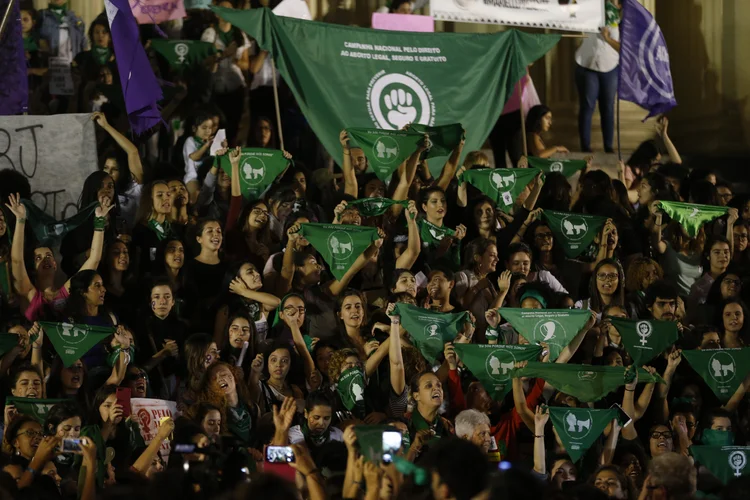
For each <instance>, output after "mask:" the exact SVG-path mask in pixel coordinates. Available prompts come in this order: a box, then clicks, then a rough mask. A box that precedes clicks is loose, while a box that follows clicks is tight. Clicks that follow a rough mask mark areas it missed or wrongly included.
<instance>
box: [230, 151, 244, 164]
mask: <svg viewBox="0 0 750 500" xmlns="http://www.w3.org/2000/svg"><path fill="white" fill-rule="evenodd" d="M240 156H242V148H241V147H239V146H237V147H236V148H234V149H233V150H231V151H230V152H229V161H230V163H231V164H232V166H235V165H237V166H239V164H240Z"/></svg>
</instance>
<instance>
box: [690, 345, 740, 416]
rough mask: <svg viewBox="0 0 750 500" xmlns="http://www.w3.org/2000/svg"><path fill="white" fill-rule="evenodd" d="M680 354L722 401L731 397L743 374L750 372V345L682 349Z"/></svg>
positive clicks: (724, 401)
mask: <svg viewBox="0 0 750 500" xmlns="http://www.w3.org/2000/svg"><path fill="white" fill-rule="evenodd" d="M682 355H683V357H684V358H685V359H686V360H687V362H688V363H690V366H692V367H693V370H695V372H696V373H697V374H698V375H700V376H701V377H702V378H703V380H704V381H705V382H706V384H708V386H709V387H710V388H711V390H712V391H714V394H716V397H717V398H719V400H720V401H721V402H722V403H726V402H727V401H729V400H730V399H731V397H732V396H733V395H734V393H735V391H736V390H737V388H738V387H739V386H740V384H741V383H742V381H743V380H744V379H745V376H747V374H748V373H750V347H745V348H743V349H714V350H706V351H697V350H696V351H688V350H684V351H682Z"/></svg>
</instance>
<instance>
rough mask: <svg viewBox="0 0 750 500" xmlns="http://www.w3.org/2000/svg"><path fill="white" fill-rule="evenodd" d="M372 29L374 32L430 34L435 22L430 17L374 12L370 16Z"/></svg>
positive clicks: (433, 29)
mask: <svg viewBox="0 0 750 500" xmlns="http://www.w3.org/2000/svg"><path fill="white" fill-rule="evenodd" d="M372 27H373V28H375V29H376V30H388V31H411V32H412V33H432V32H434V31H435V20H434V19H433V18H432V16H417V15H414V14H381V13H379V12H375V13H373V15H372Z"/></svg>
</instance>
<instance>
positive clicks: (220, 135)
mask: <svg viewBox="0 0 750 500" xmlns="http://www.w3.org/2000/svg"><path fill="white" fill-rule="evenodd" d="M226 140H227V131H226V129H223V128H222V129H219V131H218V132H216V135H215V136H214V142H212V143H211V149H210V150H209V151H208V154H209V155H211V156H216V153H217V152H218V151H219V150H220V149H221V148H222V147H223V146H222V145H221V143H222V142H224V141H226Z"/></svg>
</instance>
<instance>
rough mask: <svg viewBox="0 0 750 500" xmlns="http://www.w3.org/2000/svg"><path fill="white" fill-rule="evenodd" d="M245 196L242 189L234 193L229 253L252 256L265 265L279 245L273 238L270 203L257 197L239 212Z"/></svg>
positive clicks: (236, 256) (258, 264)
mask: <svg viewBox="0 0 750 500" xmlns="http://www.w3.org/2000/svg"><path fill="white" fill-rule="evenodd" d="M238 189H239V186H238ZM235 198H236V199H238V200H240V201H239V203H240V205H237V202H235V201H234V200H235ZM241 200H242V196H241V195H240V194H239V192H238V194H237V196H233V197H232V207H231V208H230V211H229V214H228V215H227V226H226V232H227V245H226V249H227V255H228V256H229V258H230V259H232V260H238V259H240V258H241V259H243V260H245V259H246V260H249V261H250V262H252V263H253V264H254V265H255V266H256V267H257V268H258V269H262V267H263V266H264V265H265V263H266V261H267V260H268V258H269V257H270V256H271V254H272V253H273V252H275V251H277V250H278V249H279V247H278V246H277V245H274V244H273V241H272V240H271V226H270V224H269V217H268V205H267V204H266V202H265V201H263V200H257V201H254V202H252V203H249V204H248V205H246V206H245V208H244V209H243V210H242V212H241V213H239V207H240V206H241ZM237 213H239V217H237Z"/></svg>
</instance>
